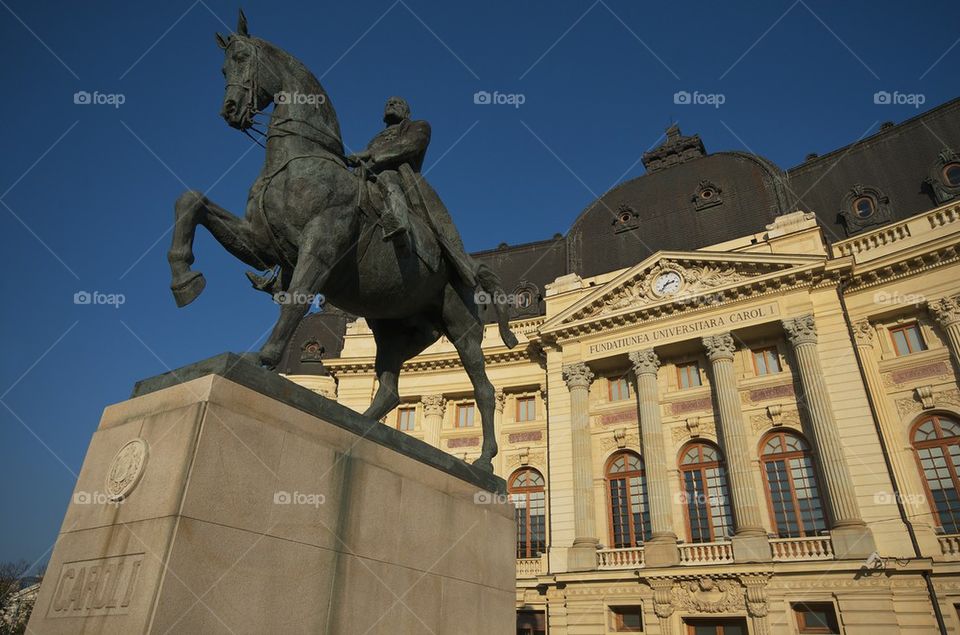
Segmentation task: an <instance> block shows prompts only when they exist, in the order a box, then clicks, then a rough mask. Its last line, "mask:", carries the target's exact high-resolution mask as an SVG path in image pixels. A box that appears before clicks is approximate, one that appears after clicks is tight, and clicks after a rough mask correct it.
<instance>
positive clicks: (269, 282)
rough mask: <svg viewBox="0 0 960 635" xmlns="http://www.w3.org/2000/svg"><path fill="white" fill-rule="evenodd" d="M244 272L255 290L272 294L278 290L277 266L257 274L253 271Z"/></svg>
mask: <svg viewBox="0 0 960 635" xmlns="http://www.w3.org/2000/svg"><path fill="white" fill-rule="evenodd" d="M246 274H247V280H249V281H250V284H252V285H253V288H254V289H256V290H257V291H263V292H264V293H269V294H270V295H273V294H274V293H276V292H277V291H279V290H280V289H279V281H280V270H279V269H278V268H275V269H271V270H270V271H268V272H266V273H264V274H259V273H256V272H254V271H247V272H246Z"/></svg>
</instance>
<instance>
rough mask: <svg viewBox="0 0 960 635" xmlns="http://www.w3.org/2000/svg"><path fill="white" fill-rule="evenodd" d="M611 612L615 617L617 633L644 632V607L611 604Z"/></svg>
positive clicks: (614, 625)
mask: <svg viewBox="0 0 960 635" xmlns="http://www.w3.org/2000/svg"><path fill="white" fill-rule="evenodd" d="M610 614H611V616H612V617H613V631H614V632H615V633H642V632H643V607H641V606H611V607H610Z"/></svg>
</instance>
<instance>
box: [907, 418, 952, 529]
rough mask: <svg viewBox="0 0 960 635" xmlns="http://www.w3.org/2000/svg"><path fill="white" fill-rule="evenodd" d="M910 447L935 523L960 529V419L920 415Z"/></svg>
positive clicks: (947, 527)
mask: <svg viewBox="0 0 960 635" xmlns="http://www.w3.org/2000/svg"><path fill="white" fill-rule="evenodd" d="M913 447H914V449H915V450H916V451H917V459H918V460H919V461H920V471H922V472H923V480H924V482H925V483H926V487H927V494H928V495H929V497H930V502H931V507H933V514H934V517H935V518H936V519H937V524H938V525H939V526H940V527H943V531H944V532H946V533H948V534H957V533H960V495H958V490H960V480H958V478H957V472H958V470H960V423H958V422H957V420H956V419H954V418H953V417H948V416H945V415H934V416H932V417H927V418H926V419H923V420H922V421H920V422H919V423H917V425H916V427H915V428H914V429H913Z"/></svg>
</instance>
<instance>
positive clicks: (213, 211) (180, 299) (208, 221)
mask: <svg viewBox="0 0 960 635" xmlns="http://www.w3.org/2000/svg"><path fill="white" fill-rule="evenodd" d="M173 214H174V225H173V242H172V244H171V245H170V251H169V252H168V253H167V261H168V262H169V263H170V273H171V275H172V280H171V282H170V290H171V291H173V297H174V299H175V300H176V302H177V306H181V307H182V306H186V305H188V304H190V303H191V302H193V301H194V300H196V299H197V296H199V295H200V292H202V291H203V288H204V286H206V281H205V280H204V278H203V274H202V273H200V272H199V271H191V269H190V265H192V264H193V260H194V257H193V238H194V236H195V235H196V232H197V225H203V226H204V227H206V228H207V230H208V231H209V232H210V234H211V235H212V236H213V237H214V238H215V239H216V240H217V242H219V243H220V244H221V245H223V247H224V249H226V250H227V251H228V252H230V253H231V254H232V255H233V256H234V257H236V258H238V259H239V260H242V261H243V262H245V263H246V264H248V265H250V266H251V267H257V268H258V269H269V268H270V267H272V266H273V265H274V264H275V263H274V262H272V260H273V259H272V258H271V257H270V256H269V255H268V254H266V253H264V251H263V250H262V249H260V248H258V247H257V245H258V241H257V234H256V232H255V231H254V229H253V226H252V225H251V224H250V223H249V222H247V220H246V219H243V218H240V217H238V216H234V215H233V214H231V213H230V212H229V211H227V210H225V209H224V208H222V207H220V206H219V205H217V204H215V203H212V202H210V200H209V199H207V197H206V196H204V195H203V193H202V192H197V191H195V190H188V191H186V192H184V193H183V194H181V195H180V197H179V198H178V199H177V202H176V203H175V204H174V206H173Z"/></svg>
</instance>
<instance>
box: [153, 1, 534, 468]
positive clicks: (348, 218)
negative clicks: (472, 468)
mask: <svg viewBox="0 0 960 635" xmlns="http://www.w3.org/2000/svg"><path fill="white" fill-rule="evenodd" d="M217 42H218V44H219V46H220V48H221V49H223V51H224V53H225V62H224V66H223V75H224V77H225V78H226V94H225V96H224V100H223V109H222V111H221V115H222V116H223V118H224V119H225V120H226V122H227V123H228V124H229V125H230V126H231V127H233V128H237V129H239V130H243V131H246V130H247V129H248V128H250V127H251V126H252V125H253V122H254V117H255V116H256V115H257V114H258V113H260V112H261V111H262V110H263V109H264V108H266V107H267V106H268V105H270V104H271V103H273V102H274V101H276V104H275V106H274V109H273V112H272V114H271V116H270V123H269V127H268V130H267V142H266V160H265V163H264V166H263V170H262V171H261V172H260V175H259V176H258V177H257V179H256V181H255V182H254V183H253V186H252V187H251V188H250V195H249V198H248V199H247V208H246V214H245V216H244V217H243V218H239V217H237V216H234V215H233V214H231V213H230V212H229V211H227V210H226V209H224V208H222V207H220V206H219V205H216V204H215V203H213V202H212V201H210V200H209V199H207V198H206V197H205V196H204V195H203V194H202V193H200V192H195V191H188V192H185V193H184V194H182V195H181V196H180V198H179V199H177V202H176V204H175V206H174V210H175V211H174V213H175V226H174V233H173V244H172V246H171V248H170V252H169V254H168V260H169V262H170V269H171V272H172V276H173V278H172V283H171V285H170V286H171V289H172V291H173V294H174V298H175V299H176V301H177V304H178V305H179V306H185V305H186V304H189V303H190V302H192V301H193V300H195V299H196V298H197V296H198V295H200V292H201V291H203V288H204V285H205V282H204V278H203V274H201V273H200V272H199V271H193V270H191V268H190V265H191V264H193V261H194V256H193V238H194V234H195V232H196V228H197V225H202V226H204V227H206V228H207V230H208V231H209V232H210V233H211V234H212V235H213V237H214V238H216V240H217V241H219V242H220V244H221V245H223V247H224V248H225V249H226V250H227V251H229V252H230V253H231V254H233V255H234V256H235V257H236V258H238V259H240V260H241V261H243V262H244V263H246V264H247V265H249V266H251V267H254V268H256V269H259V270H266V269H271V268H275V267H279V269H280V272H281V273H280V277H279V280H278V288H279V289H282V290H283V291H285V292H286V294H285V295H284V297H285V299H286V301H285V302H284V303H283V304H281V307H280V317H279V318H278V320H277V323H276V325H275V326H274V328H273V332H272V333H271V335H270V338H269V339H268V340H267V342H266V343H265V344H264V346H263V348H262V349H261V350H260V352H259V354H258V355H256V358H257V361H259V363H260V364H262V365H263V366H266V367H268V368H273V367H275V366H276V365H277V363H278V362H279V360H280V356H281V354H282V352H283V350H284V348H285V346H286V345H287V343H288V341H289V340H290V337H291V336H292V335H293V332H294V330H295V328H296V326H297V324H298V322H299V321H300V320H301V319H302V318H303V316H304V315H305V314H306V312H307V310H308V309H309V306H310V303H311V300H312V298H313V297H315V295H316V294H320V293H322V294H323V295H324V296H325V297H326V298H327V300H328V301H329V302H331V303H332V304H334V305H335V306H338V307H340V308H342V309H344V310H346V311H348V312H350V313H353V314H354V315H358V316H362V317H364V318H366V320H367V323H368V324H369V326H370V329H371V330H372V331H373V335H374V339H375V341H376V345H377V356H376V367H375V370H376V374H377V379H378V380H379V388H378V390H377V393H376V395H375V396H374V398H373V402H372V403H371V405H370V407H369V408H368V409H367V411H366V412H365V413H364V415H365V416H367V417H370V418H372V419H380V418H382V417H383V416H384V415H386V414H387V413H388V412H389V411H390V410H392V409H393V408H394V407H396V406H397V405H398V404H399V402H400V399H399V395H398V391H397V381H398V375H399V372H400V368H401V366H402V365H403V363H404V362H406V361H407V360H408V359H410V358H412V357H414V356H415V355H417V354H419V353H420V352H422V351H423V350H424V349H425V348H426V347H427V346H429V345H431V344H433V343H434V342H435V341H437V339H438V338H439V337H440V335H446V336H447V337H448V338H449V339H450V341H451V342H452V343H453V345H454V346H455V347H456V350H457V353H458V354H459V355H460V359H461V361H462V363H463V367H464V370H465V371H466V372H467V375H468V376H469V377H470V381H471V383H472V384H473V389H474V397H475V399H476V402H477V406H478V407H479V410H480V417H481V422H482V426H483V447H482V451H481V454H480V457H479V458H478V459H477V461H476V462H475V463H474V465H476V466H478V467H480V468H482V469H485V470H492V469H493V468H492V463H491V459H492V458H493V457H494V456H495V455H496V453H497V442H496V439H495V437H494V427H493V419H494V388H493V386H492V384H491V383H490V380H489V379H488V378H487V374H486V370H485V369H484V359H483V352H482V350H481V347H480V345H481V341H482V339H483V333H484V320H483V315H482V310H481V307H480V306H478V303H477V300H476V298H475V294H474V289H473V288H471V287H468V286H467V285H466V284H464V283H463V282H462V281H461V279H460V278H459V277H458V276H457V274H456V272H455V271H454V268H453V267H452V266H451V265H450V264H448V263H447V262H446V261H445V259H443V258H440V259H436V258H434V260H435V262H434V263H433V265H432V266H428V265H427V261H428V260H429V259H428V258H423V257H421V255H422V254H423V253H431V252H432V253H434V254H437V253H439V247H438V245H437V240H436V237H435V235H434V234H433V232H432V231H431V229H430V228H429V226H428V225H427V224H426V223H425V222H424V221H423V219H421V218H419V217H417V216H416V215H413V214H411V217H410V223H411V225H412V227H411V232H410V233H411V235H412V240H411V246H410V247H408V248H400V247H398V246H396V245H395V243H393V242H391V241H384V240H382V239H381V238H380V236H379V227H378V226H377V225H376V224H375V219H371V218H369V216H368V215H365V214H363V213H361V212H360V211H359V210H358V200H359V196H358V194H359V189H358V188H360V187H361V179H360V178H359V177H358V176H357V175H355V174H354V173H353V172H351V171H350V170H349V169H348V167H347V165H346V163H345V160H344V153H343V142H342V141H341V138H340V126H339V123H338V122H337V115H336V113H335V112H334V109H333V105H332V104H331V102H330V99H329V98H328V97H327V94H326V92H325V91H324V89H323V87H322V86H321V85H320V82H319V81H317V79H316V77H314V76H313V74H311V73H310V71H309V70H307V68H306V67H305V66H304V65H303V64H302V63H300V62H299V61H297V60H296V59H294V58H293V57H292V56H291V55H289V54H288V53H286V52H285V51H283V50H281V49H280V48H278V47H276V46H274V45H272V44H270V43H269V42H266V41H264V40H262V39H260V38H256V37H252V36H250V34H249V32H248V28H247V21H246V18H245V17H244V15H243V13H242V12H241V13H240V19H239V23H238V26H237V32H236V33H233V34H231V35H230V36H229V37H227V38H224V37H223V36H221V35H220V34H219V33H218V34H217ZM281 94H283V95H287V96H290V98H287V99H279V100H278V99H275V96H276V95H281ZM374 232H376V233H375V235H373V236H372V237H371V234H374ZM418 245H419V246H420V249H419V251H418V247H417V246H418ZM503 316H505V313H504V312H501V320H500V325H501V336H502V337H504V340H505V341H508V343H510V342H509V340H510V339H513V336H512V334H511V333H510V332H509V326H508V325H507V324H506V318H505V317H503ZM513 341H514V342H515V340H513Z"/></svg>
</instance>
